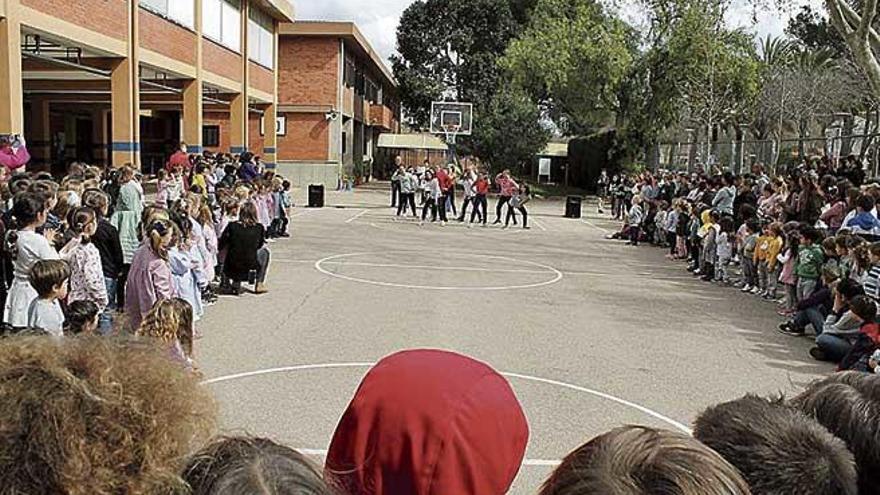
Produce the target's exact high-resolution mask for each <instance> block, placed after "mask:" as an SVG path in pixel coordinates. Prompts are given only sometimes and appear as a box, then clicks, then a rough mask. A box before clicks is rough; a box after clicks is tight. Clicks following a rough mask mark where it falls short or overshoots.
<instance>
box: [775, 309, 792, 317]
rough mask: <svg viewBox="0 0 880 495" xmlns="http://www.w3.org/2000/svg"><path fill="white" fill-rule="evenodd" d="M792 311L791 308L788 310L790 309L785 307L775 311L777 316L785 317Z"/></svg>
mask: <svg viewBox="0 0 880 495" xmlns="http://www.w3.org/2000/svg"><path fill="white" fill-rule="evenodd" d="M792 313H793V311H792V310H790V309H785V308H783V309H780V310H778V311H776V314H778V315H779V316H785V317H789V316H791V315H792Z"/></svg>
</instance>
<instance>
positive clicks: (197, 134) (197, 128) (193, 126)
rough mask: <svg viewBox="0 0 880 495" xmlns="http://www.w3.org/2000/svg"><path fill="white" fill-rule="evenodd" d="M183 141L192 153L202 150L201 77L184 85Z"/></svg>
mask: <svg viewBox="0 0 880 495" xmlns="http://www.w3.org/2000/svg"><path fill="white" fill-rule="evenodd" d="M183 142H184V143H186V145H187V148H188V151H189V152H190V153H201V152H202V81H201V80H199V79H193V80H192V81H189V82H187V83H186V84H185V85H184V87H183Z"/></svg>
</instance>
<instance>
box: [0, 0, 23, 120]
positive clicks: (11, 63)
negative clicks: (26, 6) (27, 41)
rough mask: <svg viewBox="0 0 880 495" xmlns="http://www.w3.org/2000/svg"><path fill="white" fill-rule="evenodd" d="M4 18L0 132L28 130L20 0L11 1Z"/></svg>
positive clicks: (0, 53)
mask: <svg viewBox="0 0 880 495" xmlns="http://www.w3.org/2000/svg"><path fill="white" fill-rule="evenodd" d="M6 15H7V16H8V17H4V18H3V19H0V102H2V104H0V134H21V133H23V132H24V99H23V96H22V87H21V23H20V22H19V19H18V15H19V14H18V0H7V4H6Z"/></svg>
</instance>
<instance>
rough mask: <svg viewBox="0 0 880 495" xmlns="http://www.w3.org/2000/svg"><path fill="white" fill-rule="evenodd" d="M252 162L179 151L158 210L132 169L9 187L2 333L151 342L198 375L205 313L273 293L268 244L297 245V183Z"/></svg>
mask: <svg viewBox="0 0 880 495" xmlns="http://www.w3.org/2000/svg"><path fill="white" fill-rule="evenodd" d="M254 161H255V159H254V156H253V155H251V154H250V153H245V154H242V155H240V156H235V157H234V156H230V155H214V154H212V153H210V152H205V153H203V154H199V155H191V154H187V153H186V147H185V145H182V146H181V148H180V151H179V152H178V153H175V155H173V156H172V157H171V159H170V160H169V162H168V165H167V167H166V169H165V170H162V171H160V172H159V174H158V181H157V192H156V195H155V200H152V201H148V200H147V195H146V194H145V189H144V184H145V183H144V182H143V178H142V177H140V176H139V175H138V174H137V173H136V171H135V170H134V169H133V168H131V167H129V166H125V167H122V168H121V169H119V170H112V171H111V170H102V169H100V168H97V167H89V166H85V165H82V164H78V163H74V164H72V165H71V166H70V167H69V171H68V174H67V175H66V176H65V177H64V178H63V179H62V180H61V181H59V182H56V181H55V180H54V179H53V177H52V176H51V175H50V174H47V173H32V174H24V173H17V174H15V175H13V176H11V177H10V178H9V180H8V181H6V182H4V183H3V184H2V193H3V200H4V201H3V206H4V208H3V213H2V217H0V235H2V236H3V239H4V242H3V246H2V250H0V257H2V259H0V266H2V269H3V281H2V283H0V297H2V299H3V302H4V304H3V308H4V313H3V326H4V328H5V331H6V332H7V333H21V332H42V333H48V334H51V335H54V336H57V337H62V336H64V335H73V334H81V333H84V334H91V333H99V334H101V335H111V334H120V333H122V334H130V335H133V334H138V335H143V336H147V337H152V338H155V339H158V340H160V341H162V342H164V343H165V344H167V345H168V346H169V348H170V349H171V351H172V354H173V355H174V356H175V357H177V358H179V360H180V361H181V362H182V364H184V366H186V367H187V368H188V369H192V368H193V364H192V340H193V336H198V335H199V334H198V331H197V330H196V328H195V326H194V325H195V323H196V322H198V321H199V320H200V319H201V318H202V316H203V315H204V311H205V307H206V306H210V305H211V304H213V303H214V302H216V300H217V297H218V295H224V294H229V295H240V294H241V292H242V284H243V283H248V284H252V285H253V291H254V293H256V294H263V293H265V292H267V288H266V284H265V281H266V275H267V272H268V267H269V258H270V256H269V249H268V245H267V243H271V242H274V239H275V238H279V237H288V236H289V233H288V222H289V209H290V208H291V207H292V201H291V196H290V188H291V185H290V182H288V181H286V180H284V179H283V178H281V177H279V176H276V175H275V174H274V172H273V171H271V170H269V171H263V170H260V169H259V168H258V167H257V166H256V165H255V163H254ZM254 171H256V172H257V173H256V174H255V173H254Z"/></svg>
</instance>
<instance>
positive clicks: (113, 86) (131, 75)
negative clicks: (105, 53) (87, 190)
mask: <svg viewBox="0 0 880 495" xmlns="http://www.w3.org/2000/svg"><path fill="white" fill-rule="evenodd" d="M138 3H139V2H138V0H128V4H129V5H128V6H129V12H128V13H129V18H128V39H127V44H128V56H127V57H126V58H124V59H121V60H120V61H119V62H118V63H117V64H116V66H115V67H113V70H112V71H111V75H110V92H111V96H110V109H111V112H112V113H113V132H112V136H113V142H112V143H111V145H110V149H111V150H112V153H113V156H112V158H111V161H112V164H113V166H114V167H121V166H123V165H125V164H126V163H131V165H132V166H134V167H135V168H136V169H139V168H140V166H141V143H140V135H141V129H140V127H141V126H140V113H141V109H140V107H141V91H140V57H139V41H138V15H139V10H138Z"/></svg>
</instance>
